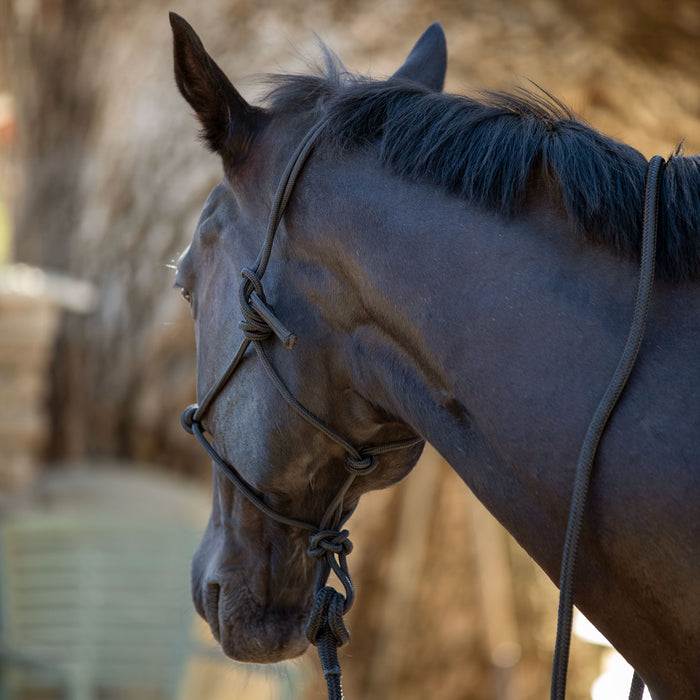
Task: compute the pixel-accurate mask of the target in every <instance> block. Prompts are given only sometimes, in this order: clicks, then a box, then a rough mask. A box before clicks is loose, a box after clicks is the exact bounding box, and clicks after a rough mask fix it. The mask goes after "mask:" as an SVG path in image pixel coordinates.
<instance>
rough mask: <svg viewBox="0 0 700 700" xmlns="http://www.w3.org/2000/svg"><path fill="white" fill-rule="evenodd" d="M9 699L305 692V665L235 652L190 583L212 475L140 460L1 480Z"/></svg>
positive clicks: (1, 698)
mask: <svg viewBox="0 0 700 700" xmlns="http://www.w3.org/2000/svg"><path fill="white" fill-rule="evenodd" d="M0 514H2V515H0V700H39V699H40V700H49V699H50V700H53V699H54V698H66V699H67V700H88V699H89V700H96V699H97V698H99V699H100V700H176V699H177V700H219V699H220V698H225V700H230V699H231V698H237V699H241V700H242V699H243V698H245V700H255V699H256V698H264V700H295V698H299V697H301V693H303V692H304V690H303V686H304V682H305V681H304V677H303V676H304V671H303V668H302V667H301V666H299V665H296V664H291V665H284V664H282V665H279V666H277V667H273V668H271V669H268V668H267V667H263V666H260V665H255V664H253V665H250V664H238V663H235V662H233V661H231V660H230V659H227V658H226V657H225V656H224V655H223V653H222V651H221V649H220V647H219V645H218V644H216V643H215V642H214V640H213V639H212V638H211V633H210V632H209V630H208V628H207V626H206V624H205V623H204V622H203V621H201V620H199V619H198V618H197V617H196V615H195V613H194V608H193V606H192V602H191V599H190V593H189V567H190V559H191V557H192V554H193V553H194V551H195V549H196V547H197V545H198V543H199V538H200V536H201V532H202V530H203V528H204V524H205V522H206V519H207V518H208V516H209V497H208V494H206V491H205V489H204V488H203V485H201V484H196V483H192V482H191V481H183V480H181V479H177V478H174V477H172V476H168V475H167V474H164V473H163V472H157V471H154V470H153V469H151V468H149V467H148V466H147V465H139V464H135V463H133V462H128V463H126V462H114V461H108V462H105V461H103V462H100V463H94V462H93V463H90V464H86V463H70V464H64V465H54V466H53V467H52V468H51V469H48V470H46V471H45V472H44V473H43V474H42V477H41V479H39V480H37V481H36V482H35V483H34V484H33V485H31V486H29V487H27V489H26V490H13V491H4V492H3V490H2V489H1V488H0Z"/></svg>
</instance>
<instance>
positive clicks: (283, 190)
mask: <svg viewBox="0 0 700 700" xmlns="http://www.w3.org/2000/svg"><path fill="white" fill-rule="evenodd" d="M322 129H323V123H319V124H317V125H316V126H314V127H313V128H312V129H311V131H309V132H308V133H307V135H306V136H305V137H304V139H303V140H302V141H301V143H300V144H299V146H298V148H297V150H296V152H295V153H294V155H293V156H292V158H291V160H290V161H289V163H288V165H287V167H286V168H285V171H284V173H283V175H282V178H281V180H280V183H279V186H278V188H277V192H276V193H275V198H274V202H273V207H272V210H271V212H270V218H269V220H268V226H267V235H266V236H265V242H264V243H263V246H262V248H261V250H260V253H259V254H258V257H257V260H256V261H255V264H254V266H253V267H252V268H247V267H245V268H243V270H242V271H241V274H242V277H243V281H242V282H241V286H240V291H239V302H240V306H241V313H242V314H243V320H242V321H241V323H240V324H239V328H240V329H241V330H242V331H243V336H244V337H243V340H242V341H241V344H240V345H239V346H238V350H237V351H236V353H235V355H234V356H233V359H232V360H231V362H230V363H229V365H228V367H227V368H226V370H225V371H224V373H223V374H222V375H221V377H220V378H219V380H218V381H217V382H216V383H215V384H214V385H213V386H212V387H211V388H210V389H209V391H208V392H207V394H206V395H205V397H204V398H203V399H202V401H201V403H200V404H192V405H191V406H188V407H187V408H186V409H185V410H184V411H183V413H182V419H181V422H182V426H183V427H184V428H185V430H187V432H189V433H191V434H193V435H194V436H195V437H196V438H197V440H198V441H199V443H200V444H201V445H202V447H203V448H204V449H205V450H206V451H207V453H208V454H209V456H210V457H211V458H212V460H213V461H214V462H215V464H216V465H217V466H218V468H219V469H220V470H221V471H222V472H223V473H224V475H225V476H226V477H227V478H228V479H229V481H231V483H232V484H233V485H234V486H235V487H236V488H237V489H238V490H239V491H240V492H241V493H242V494H243V495H244V496H245V497H246V498H247V499H248V500H249V501H250V502H251V503H252V504H253V505H254V506H256V507H257V508H258V509H259V510H260V511H261V512H262V513H264V514H265V515H267V516H268V517H269V518H272V519H273V520H276V521H277V522H279V523H282V524H284V525H289V526H290V527H297V528H300V529H302V530H308V531H309V532H310V533H311V535H310V536H309V548H308V550H307V552H308V554H309V556H311V557H313V558H314V559H316V561H317V568H316V581H315V584H314V596H315V598H314V603H313V606H312V610H311V614H310V615H309V621H308V623H307V627H306V636H307V637H308V639H309V641H310V642H311V643H312V644H315V645H316V646H317V647H318V651H319V656H320V657H321V664H322V666H323V672H324V674H325V676H326V680H327V682H328V693H329V697H330V698H332V699H334V698H338V699H339V698H342V689H341V686H340V664H339V662H338V653H337V647H339V646H342V645H343V644H345V643H346V642H347V641H348V640H349V638H350V634H349V632H348V630H347V627H346V626H345V623H344V621H343V615H344V614H345V613H346V612H347V611H348V610H349V609H350V607H351V606H352V603H353V600H354V597H355V594H354V589H353V584H352V579H351V578H350V574H349V572H348V568H347V563H346V557H347V555H348V554H349V553H350V552H351V551H352V543H351V542H350V540H349V539H348V536H349V534H350V533H349V532H348V531H347V530H345V529H340V528H342V526H343V525H344V523H345V522H346V521H347V519H348V518H349V517H350V515H351V513H352V510H347V511H345V509H344V508H343V502H344V500H345V496H346V494H347V492H348V490H349V489H350V486H351V485H352V483H353V482H354V480H355V478H356V477H358V476H363V475H365V474H369V473H370V472H372V471H373V470H374V469H375V468H376V467H377V464H378V461H379V457H380V455H382V454H385V453H387V452H393V451H395V450H403V449H408V448H411V447H416V446H418V445H420V444H422V443H423V439H422V438H419V437H415V438H409V439H407V440H400V441H396V442H389V443H385V444H383V445H372V446H364V447H355V446H353V445H352V444H351V443H350V442H348V441H347V440H346V439H345V438H343V437H342V436H341V435H339V434H338V433H336V432H335V431H334V430H332V429H331V428H329V427H328V426H327V425H326V424H325V423H324V422H323V421H321V420H320V419H319V418H318V417H316V416H315V415H314V414H313V413H311V411H309V410H308V409H307V408H305V407H304V406H302V405H301V404H300V403H299V402H298V401H297V400H296V399H295V398H294V396H293V395H292V393H291V392H290V391H289V389H288V388H287V386H286V384H285V383H284V381H283V380H282V378H281V377H280V376H279V374H278V373H277V371H276V370H275V368H274V367H273V366H272V363H271V362H270V359H269V357H268V355H267V353H266V351H265V347H264V345H263V342H264V341H265V340H267V339H268V338H270V337H271V336H272V335H275V336H277V337H278V338H279V339H280V341H281V342H282V344H283V345H284V347H285V348H286V349H287V350H292V349H293V347H294V344H295V343H296V339H297V338H296V335H294V333H291V332H290V331H288V330H287V329H286V328H285V327H284V325H283V324H282V323H281V322H280V320H279V319H278V318H277V317H276V316H275V314H274V311H273V310H272V308H271V307H270V306H269V305H268V304H267V301H266V299H265V292H264V290H263V286H262V282H261V280H262V277H263V275H264V274H265V270H266V269H267V264H268V261H269V259H270V254H271V252H272V245H273V243H274V240H275V234H276V233H277V229H278V228H279V225H280V222H281V220H282V217H283V215H284V212H285V209H286V207H287V204H288V202H289V198H290V196H291V194H292V190H293V189H294V185H295V183H296V180H297V178H298V176H299V173H300V172H301V170H302V168H303V167H304V164H305V162H306V159H307V158H308V156H309V154H310V152H311V149H312V148H313V145H314V143H315V141H316V139H317V138H318V136H319V134H320V133H321V131H322ZM251 344H252V345H253V348H254V349H255V353H256V355H257V357H258V359H259V360H260V362H261V364H262V367H263V369H264V370H265V374H266V375H267V376H268V378H269V379H270V381H271V382H272V383H273V384H274V386H275V388H276V389H277V391H278V392H279V393H280V395H281V396H282V398H283V399H284V400H285V402H286V403H287V404H288V405H289V407H290V408H291V409H292V410H293V411H294V412H295V413H297V414H298V415H299V416H301V417H302V418H303V419H304V420H306V421H307V422H308V423H310V424H311V425H313V426H314V427H315V428H317V429H318V430H320V431H321V432H322V433H323V434H324V435H325V436H326V437H327V438H329V439H330V440H331V441H333V442H335V443H336V444H338V445H340V446H341V447H342V448H343V449H344V451H345V469H346V470H347V472H348V475H347V476H346V478H345V480H344V482H343V483H342V485H341V486H340V488H339V490H338V493H337V494H336V496H335V497H334V498H333V500H332V501H331V503H330V504H329V505H328V507H327V508H326V511H325V513H324V515H323V517H322V518H321V522H320V523H319V524H318V525H315V524H313V523H310V522H306V521H304V520H298V519H297V518H291V517H288V516H286V515H284V514H282V513H278V512H277V511H276V510H274V509H273V508H271V507H270V506H269V505H268V504H267V503H265V501H264V498H263V494H261V493H260V492H258V491H257V490H256V489H255V488H253V487H252V486H251V485H250V484H249V483H248V482H247V481H246V480H245V479H243V477H242V476H241V475H240V474H239V473H238V472H237V471H236V469H235V468H234V467H233V466H231V465H230V464H229V463H228V462H226V460H224V459H223V457H222V456H221V455H220V454H219V453H218V452H217V450H216V448H215V447H214V446H213V445H212V444H211V443H210V442H209V441H208V440H207V438H206V437H205V436H204V432H205V430H206V428H205V427H204V426H203V424H202V420H203V418H204V416H205V415H206V413H207V410H208V409H209V407H210V406H211V404H212V403H213V402H214V400H215V399H216V398H217V397H218V395H219V394H220V393H221V391H222V390H223V389H224V387H225V386H226V385H227V384H228V382H229V380H230V379H231V377H232V376H233V373H234V372H235V371H236V368H237V367H238V365H239V364H240V362H241V360H242V359H243V356H244V355H245V353H246V350H247V349H248V346H249V345H251ZM331 571H333V572H334V573H335V574H336V576H337V577H338V579H339V580H340V582H341V584H342V586H343V588H344V591H345V595H343V594H341V593H340V592H338V591H336V590H335V589H334V588H332V587H330V586H326V581H327V579H328V576H329V574H330V572H331Z"/></svg>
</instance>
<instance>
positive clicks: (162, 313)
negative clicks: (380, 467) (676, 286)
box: [0, 0, 700, 700]
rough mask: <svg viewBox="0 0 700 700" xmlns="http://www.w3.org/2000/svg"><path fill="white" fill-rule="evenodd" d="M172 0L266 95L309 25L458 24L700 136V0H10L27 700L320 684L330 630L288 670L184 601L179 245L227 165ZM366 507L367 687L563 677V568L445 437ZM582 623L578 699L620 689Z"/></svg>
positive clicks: (19, 585)
mask: <svg viewBox="0 0 700 700" xmlns="http://www.w3.org/2000/svg"><path fill="white" fill-rule="evenodd" d="M168 10H175V11H177V12H178V13H180V14H182V15H184V16H185V17H186V18H187V19H188V20H189V21H190V22H191V23H192V24H193V25H194V27H195V28H196V30H197V31H198V32H199V34H200V36H201V37H202V39H203V40H204V42H205V45H206V46H207V49H208V50H209V52H210V53H211V54H212V55H213V56H214V57H215V59H216V60H217V62H218V63H219V64H220V65H221V66H222V67H223V68H224V70H225V71H226V72H227V73H228V75H229V76H230V77H231V79H232V80H233V82H234V84H235V85H236V86H237V87H238V88H239V90H240V91H241V92H242V93H243V94H244V96H246V97H247V98H248V99H250V100H254V99H255V96H256V94H259V93H257V92H256V85H257V81H256V79H255V77H254V76H255V74H259V73H264V72H270V71H274V72H278V71H299V70H304V69H305V60H306V59H308V58H311V59H313V58H315V57H317V56H318V49H317V45H316V39H315V37H314V32H316V33H317V34H318V35H319V36H320V37H321V38H322V39H323V40H324V41H325V42H326V43H328V44H329V45H330V46H331V48H333V49H334V50H335V51H336V52H337V53H338V54H339V56H340V57H341V58H342V59H343V60H344V62H345V63H346V65H347V66H348V67H349V68H350V69H352V70H354V71H358V72H361V73H369V74H371V75H373V76H376V77H382V76H385V75H388V74H390V73H392V72H393V71H394V70H395V69H396V68H397V67H398V66H399V65H400V64H401V62H402V61H403V59H404V58H405V56H406V54H407V53H408V51H409V50H410V48H411V46H412V45H413V43H414V41H415V40H416V39H417V37H418V36H419V35H420V34H421V33H422V31H423V30H424V29H425V28H426V27H427V25H428V24H430V23H431V22H433V21H435V20H439V21H440V22H441V23H442V25H443V27H444V29H445V32H446V34H447V41H448V51H449V62H448V75H447V84H446V90H448V91H453V92H469V91H470V90H474V89H476V88H481V87H489V88H508V87H510V86H512V85H514V84H524V83H526V81H527V80H533V81H535V82H536V83H538V84H539V85H541V86H542V87H544V88H546V89H547V90H549V91H550V92H552V93H554V94H555V95H557V96H558V97H560V98H561V99H563V100H564V102H566V103H567V104H568V105H569V106H570V107H572V108H573V109H574V110H575V111H577V112H578V113H579V114H580V115H581V116H582V117H583V118H585V119H586V120H587V121H588V122H590V123H591V124H593V125H594V126H596V127H597V128H599V129H601V130H603V131H605V132H607V133H608V134H610V135H612V136H614V137H617V138H619V139H622V140H624V141H626V142H628V143H630V144H631V145H633V146H635V147H637V148H638V149H640V150H641V151H642V152H643V153H644V154H645V155H647V156H651V155H653V154H655V153H660V154H661V155H664V156H666V155H668V154H669V153H670V152H671V151H673V150H674V149H675V147H676V146H677V144H678V143H679V141H681V139H683V138H684V139H685V148H686V153H695V152H697V151H698V150H700V84H699V82H698V77H697V76H698V66H700V5H698V3H697V0H604V1H603V0H561V1H559V2H556V1H555V0H492V1H491V2H488V3H487V2H481V3H480V2H476V0H420V1H419V0H387V1H386V2H383V3H377V2H375V1H370V0H343V1H342V2H341V0H332V1H329V2H321V1H320V0H288V1H287V2H271V1H269V0H255V1H254V2H253V1H252V0H208V1H207V2H202V1H201V0H169V1H168V2H165V1H163V0H138V1H137V0H0V50H1V53H0V509H1V510H0V660H1V661H2V663H1V664H0V668H2V676H1V679H2V680H0V685H1V686H2V689H1V690H0V692H4V694H5V698H11V699H12V700H14V699H15V698H18V699H19V698H54V697H71V698H97V697H100V698H135V699H136V698H138V699H139V700H140V699H144V700H145V699H147V698H184V699H186V700H190V699H194V698H202V699H203V700H226V699H233V698H242V699H250V700H257V699H259V698H260V699H262V698H265V699H266V698H289V699H290V700H291V699H300V700H301V699H303V700H314V699H316V698H322V697H323V694H324V692H325V683H324V681H323V678H322V676H321V674H320V670H319V668H318V665H317V662H316V660H315V657H314V656H313V655H311V654H309V655H307V656H306V657H305V658H303V659H301V660H299V661H295V662H292V663H289V664H284V665H280V666H278V667H274V668H272V669H263V668H258V667H246V666H242V665H239V664H234V663H233V662H230V661H228V660H225V659H224V658H223V657H222V656H221V654H220V652H218V651H217V649H216V648H215V646H214V645H212V644H211V642H210V635H209V633H208V630H207V629H206V628H205V627H204V626H203V625H199V624H197V623H196V621H195V620H194V617H193V613H192V609H191V605H190V603H189V598H188V590H187V589H188V560H189V557H190V556H191V553H192V552H193V550H194V548H195V546H196V542H197V539H198V535H199V533H200V532H201V530H202V529H203V526H204V523H205V521H206V517H207V512H208V498H209V496H208V490H209V478H210V469H209V466H208V464H207V459H206V458H205V457H204V453H203V452H202V451H201V449H200V448H199V447H198V446H197V444H196V442H195V441H194V440H192V438H191V437H189V436H187V435H186V434H185V433H184V431H182V430H181V428H180V425H179V415H180V411H181V410H182V407H183V406H185V405H187V404H188V403H191V401H192V400H193V398H194V395H195V385H194V381H195V379H194V375H195V372H194V370H195V354H194V340H193V333H192V325H191V321H190V318H189V313H188V310H187V308H186V306H185V304H183V303H182V300H181V299H180V297H179V295H178V294H177V293H176V292H174V291H173V290H172V288H171V287H172V282H173V274H172V270H171V269H170V268H169V265H170V264H171V263H172V262H173V261H174V260H176V259H177V257H178V255H179V253H180V252H181V251H182V250H183V249H184V248H185V247H186V245H187V244H188V242H189V240H190V237H191V233H192V231H193V229H194V225H195V223H196V220H197V217H198V214H199V211H200V209H201V207H202V205H203V203H204V200H205V198H206V196H207V193H208V191H209V190H210V189H211V187H212V186H213V185H214V184H215V183H216V182H217V181H218V179H219V178H220V166H219V163H218V161H217V159H216V158H215V157H213V156H211V155H210V154H207V153H206V152H205V151H204V149H203V148H202V147H201V146H200V145H199V143H198V141H197V139H196V132H197V126H196V124H195V121H194V119H193V118H192V116H191V114H190V109H189V108H188V107H187V105H186V104H185V103H184V101H183V100H182V98H181V97H180V96H179V94H178V93H177V90H176V89H175V86H174V81H173V79H172V65H171V38H170V28H169V24H168V19H167V11H168ZM250 76H253V77H252V78H251V77H250ZM351 531H352V533H353V541H354V543H355V552H354V553H353V555H352V557H351V562H350V567H351V571H352V572H353V576H354V579H355V582H356V586H357V589H358V596H357V603H356V605H355V607H354V609H353V611H352V613H351V615H350V619H349V625H350V628H351V632H352V636H353V638H352V642H351V644H350V645H349V646H348V647H345V648H344V649H343V651H342V662H343V668H344V679H345V686H346V691H347V696H348V697H349V698H357V699H360V698H363V699H367V700H374V699H379V698H382V699H391V698H399V697H401V698H404V699H406V700H411V699H412V698H425V697H430V698H434V699H436V700H456V699H458V698H459V699H461V698H469V699H474V700H492V699H493V700H495V699H498V700H529V699H531V698H532V699H534V698H543V697H548V693H549V675H550V663H551V653H552V648H553V643H554V634H555V619H556V590H555V588H554V586H553V585H552V584H551V583H550V582H549V580H548V579H546V577H545V576H544V575H543V574H542V573H541V572H539V571H538V570H537V569H536V567H535V566H534V565H533V564H532V562H531V561H530V560H529V558H528V557H527V555H525V554H524V553H523V552H522V551H521V550H520V549H519V547H518V546H517V545H516V544H515V543H514V542H513V540H512V539H511V538H510V537H509V536H508V535H506V533H505V532H504V531H503V530H502V529H501V528H500V527H499V526H498V525H497V524H496V523H495V522H494V521H493V519H492V518H491V517H490V516H489V515H488V514H487V513H485V511H484V510H483V509H482V508H481V506H480V505H479V504H478V503H477V502H476V501H475V499H474V498H473V497H472V496H471V495H470V494H469V493H468V491H467V489H466V487H464V486H463V485H462V483H461V482H460V481H459V479H458V478H457V477H456V476H455V475H454V474H453V473H452V471H451V470H450V468H449V467H448V466H447V465H446V464H445V463H444V462H443V461H442V460H441V459H440V457H439V456H438V455H436V454H435V453H434V452H432V451H431V450H427V451H426V455H425V457H424V459H423V461H422V463H421V465H420V466H419V468H418V469H416V470H415V471H414V473H413V474H412V475H411V476H410V477H409V478H408V479H407V480H406V481H405V482H403V483H402V484H400V485H399V486H398V487H396V488H394V489H391V490H389V491H386V492H381V493H377V494H372V495H370V496H368V497H366V499H365V500H364V501H363V503H362V505H361V507H360V508H359V509H358V512H357V514H356V515H355V517H354V519H353V522H352V525H351ZM415 542H418V543H419V545H418V546H416V545H415ZM579 630H580V631H581V634H580V636H579V637H578V638H577V640H576V641H575V644H574V648H573V663H572V667H571V679H570V694H569V697H570V698H572V699H578V700H584V699H586V698H590V697H594V699H595V700H602V699H603V698H608V697H610V698H613V697H614V698H618V697H626V692H627V691H626V687H625V685H626V683H627V682H628V677H627V676H626V675H624V674H626V673H627V671H625V672H624V674H623V685H622V687H621V688H620V689H619V690H615V691H613V690H611V688H612V685H611V684H614V683H615V682H617V681H616V680H614V678H617V676H614V674H612V671H611V669H614V668H615V667H616V666H617V665H618V664H619V660H617V659H616V658H615V657H613V656H611V655H610V653H609V652H608V651H606V650H605V647H603V646H600V645H598V644H592V643H589V642H587V641H585V640H584V638H585V637H589V636H590V635H588V634H587V633H586V632H585V630H584V626H583V624H582V625H581V627H580V628H579ZM596 679H598V680H597V681H596ZM592 687H593V690H591V688H592ZM591 693H593V695H592V694H591Z"/></svg>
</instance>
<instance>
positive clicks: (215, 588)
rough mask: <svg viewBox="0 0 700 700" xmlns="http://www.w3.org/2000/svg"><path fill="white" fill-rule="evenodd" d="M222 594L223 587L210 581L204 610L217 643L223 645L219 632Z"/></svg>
mask: <svg viewBox="0 0 700 700" xmlns="http://www.w3.org/2000/svg"><path fill="white" fill-rule="evenodd" d="M220 594H221V586H219V584H218V583H216V581H210V582H209V583H208V584H207V588H206V592H205V599H204V608H205V614H206V619H207V622H208V623H209V627H210V628H211V632H212V634H213V635H214V638H215V639H216V641H217V642H219V643H221V635H220V631H219V595H220Z"/></svg>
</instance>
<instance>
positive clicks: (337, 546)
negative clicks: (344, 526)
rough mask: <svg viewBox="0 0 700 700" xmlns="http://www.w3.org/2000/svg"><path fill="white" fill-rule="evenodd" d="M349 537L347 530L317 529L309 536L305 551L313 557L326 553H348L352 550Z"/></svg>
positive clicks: (318, 557)
mask: <svg viewBox="0 0 700 700" xmlns="http://www.w3.org/2000/svg"><path fill="white" fill-rule="evenodd" d="M349 537H350V532H349V531H348V530H340V531H338V530H319V531H318V532H315V533H314V534H313V535H311V536H310V537H309V548H308V550H307V552H308V554H309V556H310V557H313V558H314V559H320V558H321V557H323V556H325V555H326V554H331V555H332V554H336V555H339V554H344V555H348V554H350V552H352V542H351V541H350V540H349V539H348V538H349Z"/></svg>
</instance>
